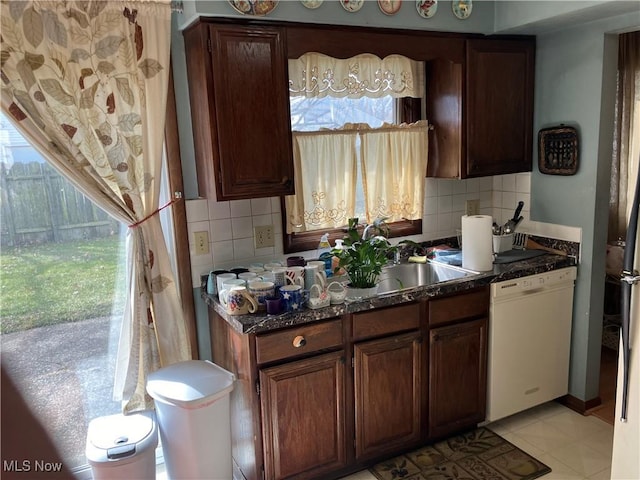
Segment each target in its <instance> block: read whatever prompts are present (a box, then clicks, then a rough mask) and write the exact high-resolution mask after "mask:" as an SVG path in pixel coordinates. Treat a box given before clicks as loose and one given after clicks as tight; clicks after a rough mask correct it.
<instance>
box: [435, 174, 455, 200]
mask: <svg viewBox="0 0 640 480" xmlns="http://www.w3.org/2000/svg"><path fill="white" fill-rule="evenodd" d="M454 181H455V180H451V179H449V178H439V179H438V196H439V197H441V196H443V195H451V194H452V193H453V182H454Z"/></svg>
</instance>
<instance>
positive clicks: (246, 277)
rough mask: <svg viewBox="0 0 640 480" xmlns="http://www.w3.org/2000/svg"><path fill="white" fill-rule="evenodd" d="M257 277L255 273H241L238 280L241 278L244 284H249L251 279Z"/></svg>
mask: <svg viewBox="0 0 640 480" xmlns="http://www.w3.org/2000/svg"><path fill="white" fill-rule="evenodd" d="M257 276H258V274H257V273H255V272H242V273H239V274H238V278H241V279H242V280H244V281H246V282H250V281H251V280H252V279H253V278H256V277H257Z"/></svg>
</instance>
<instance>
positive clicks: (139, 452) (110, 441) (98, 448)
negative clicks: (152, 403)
mask: <svg viewBox="0 0 640 480" xmlns="http://www.w3.org/2000/svg"><path fill="white" fill-rule="evenodd" d="M157 445H158V428H157V424H156V420H155V414H154V413H153V412H152V411H146V412H139V413H133V414H130V415H122V414H118V415H109V416H106V417H98V418H94V419H93V420H91V422H89V430H88V432H87V449H86V456H87V460H88V461H89V464H90V465H91V470H92V472H93V479H94V480H107V479H109V480H111V479H126V480H131V479H133V478H135V479H140V480H155V478H156V446H157Z"/></svg>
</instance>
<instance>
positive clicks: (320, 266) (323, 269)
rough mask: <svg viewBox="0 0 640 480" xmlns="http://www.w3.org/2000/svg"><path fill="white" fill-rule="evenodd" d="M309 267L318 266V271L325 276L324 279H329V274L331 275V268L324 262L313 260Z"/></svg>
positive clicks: (308, 263)
mask: <svg viewBox="0 0 640 480" xmlns="http://www.w3.org/2000/svg"><path fill="white" fill-rule="evenodd" d="M307 265H317V266H318V271H319V272H320V273H321V274H323V275H324V279H325V280H326V279H327V272H329V273H331V267H329V268H327V265H326V264H325V263H324V262H323V261H322V260H311V261H310V262H307Z"/></svg>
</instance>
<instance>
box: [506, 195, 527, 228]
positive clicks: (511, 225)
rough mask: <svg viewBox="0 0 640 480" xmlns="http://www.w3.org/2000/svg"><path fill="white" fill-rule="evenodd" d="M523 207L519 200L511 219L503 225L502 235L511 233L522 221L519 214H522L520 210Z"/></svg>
mask: <svg viewBox="0 0 640 480" xmlns="http://www.w3.org/2000/svg"><path fill="white" fill-rule="evenodd" d="M523 207H524V202H523V201H522V200H520V201H519V202H518V206H517V207H516V211H515V212H514V214H513V218H511V219H509V220H507V223H505V224H504V233H513V232H515V230H516V227H517V226H518V223H520V222H521V221H522V218H523V217H521V216H520V212H522V208H523Z"/></svg>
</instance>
